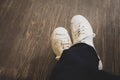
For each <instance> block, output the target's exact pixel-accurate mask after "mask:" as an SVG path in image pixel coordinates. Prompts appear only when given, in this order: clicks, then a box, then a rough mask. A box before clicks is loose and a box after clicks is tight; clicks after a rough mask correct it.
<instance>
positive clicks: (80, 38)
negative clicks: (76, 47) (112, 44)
mask: <svg viewBox="0 0 120 80" xmlns="http://www.w3.org/2000/svg"><path fill="white" fill-rule="evenodd" d="M71 33H72V40H73V44H76V43H86V44H88V45H90V46H93V47H94V44H93V38H94V37H95V33H93V29H92V27H91V25H90V23H89V22H88V20H87V19H86V18H85V17H83V16H81V15H75V16H73V18H72V19H71Z"/></svg>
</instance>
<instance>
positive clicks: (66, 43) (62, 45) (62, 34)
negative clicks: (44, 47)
mask: <svg viewBox="0 0 120 80" xmlns="http://www.w3.org/2000/svg"><path fill="white" fill-rule="evenodd" d="M51 43H52V48H53V51H54V53H55V55H56V59H57V60H59V58H60V57H61V54H62V52H63V50H65V49H68V48H70V47H71V45H72V42H71V39H70V36H69V34H68V32H67V30H66V29H65V28H63V27H58V28H56V29H55V30H54V31H53V33H52V36H51Z"/></svg>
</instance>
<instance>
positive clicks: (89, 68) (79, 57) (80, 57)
mask: <svg viewBox="0 0 120 80" xmlns="http://www.w3.org/2000/svg"><path fill="white" fill-rule="evenodd" d="M98 61H99V59H98V57H97V55H96V52H95V50H94V48H93V47H91V46H89V45H87V44H84V43H78V44H75V45H74V46H72V47H71V48H70V49H68V50H64V51H63V54H62V56H61V58H60V60H59V61H58V63H57V64H56V66H55V68H54V70H53V73H52V76H51V80H88V79H89V80H93V79H92V77H91V76H92V74H91V73H92V72H93V71H96V70H98Z"/></svg>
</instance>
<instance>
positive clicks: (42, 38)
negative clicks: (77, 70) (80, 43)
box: [0, 0, 120, 80]
mask: <svg viewBox="0 0 120 80" xmlns="http://www.w3.org/2000/svg"><path fill="white" fill-rule="evenodd" d="M76 14H81V15H83V16H85V17H86V18H87V19H88V20H89V22H90V23H91V25H92V26H93V29H94V32H95V33H96V37H95V39H94V41H95V46H96V50H97V52H98V54H99V55H100V57H101V59H102V61H103V64H104V70H106V71H108V72H112V73H114V74H119V75H120V35H119V34H120V15H119V14H120V0H0V79H1V80H48V79H49V76H50V73H51V71H52V69H53V67H54V65H55V64H56V60H55V56H54V54H53V51H52V49H51V45H50V44H51V43H50V35H51V33H52V31H53V30H54V29H55V28H56V27H58V26H63V27H65V28H66V29H68V31H69V32H70V20H71V18H72V17H73V16H74V15H76Z"/></svg>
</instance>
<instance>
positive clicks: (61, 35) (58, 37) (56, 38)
mask: <svg viewBox="0 0 120 80" xmlns="http://www.w3.org/2000/svg"><path fill="white" fill-rule="evenodd" d="M71 33H72V40H73V44H77V43H86V44H88V45H90V46H92V47H94V43H93V38H94V37H95V33H93V29H92V27H91V25H90V23H89V22H88V20H87V19H86V18H85V17H83V16H81V15H76V16H73V18H72V19H71ZM51 43H52V48H53V51H54V53H55V55H56V59H57V60H59V58H60V57H61V54H62V52H63V50H65V49H69V48H70V47H71V46H72V42H71V39H70V36H69V34H68V32H67V30H66V29H65V28H63V27H58V28H56V29H55V30H54V31H53V33H52V36H51ZM98 58H99V59H100V57H99V56H98ZM102 67H103V65H102V62H101V60H100V61H99V65H98V68H99V70H102Z"/></svg>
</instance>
